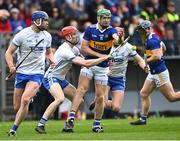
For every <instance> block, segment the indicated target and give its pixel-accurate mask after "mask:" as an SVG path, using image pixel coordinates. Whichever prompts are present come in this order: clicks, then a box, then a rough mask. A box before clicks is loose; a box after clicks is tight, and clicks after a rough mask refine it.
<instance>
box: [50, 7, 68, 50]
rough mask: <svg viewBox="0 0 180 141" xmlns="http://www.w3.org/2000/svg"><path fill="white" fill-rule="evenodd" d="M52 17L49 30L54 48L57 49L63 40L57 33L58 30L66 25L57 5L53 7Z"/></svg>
mask: <svg viewBox="0 0 180 141" xmlns="http://www.w3.org/2000/svg"><path fill="white" fill-rule="evenodd" d="M51 13H52V17H50V18H49V30H48V31H49V32H50V33H51V35H52V48H53V51H55V50H56V49H57V48H58V47H59V46H60V45H61V40H60V38H59V36H58V35H57V31H58V30H59V29H60V28H62V27H63V26H64V21H63V20H62V18H60V17H61V13H60V10H59V9H58V8H57V7H54V8H53V9H52V12H51Z"/></svg>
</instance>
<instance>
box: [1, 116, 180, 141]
mask: <svg viewBox="0 0 180 141" xmlns="http://www.w3.org/2000/svg"><path fill="white" fill-rule="evenodd" d="M130 121H132V120H127V119H112V120H102V125H103V127H104V130H105V132H104V133H92V132H91V126H92V122H93V121H92V120H85V121H76V122H75V128H74V130H75V132H74V133H62V132H61V130H62V128H63V125H64V121H61V120H60V121H53V120H50V121H48V124H47V126H46V130H47V132H48V134H45V135H42V134H38V133H36V132H35V130H34V128H35V127H36V125H37V123H38V121H24V122H23V123H22V125H21V126H20V128H19V129H18V132H17V135H16V137H8V136H7V134H6V132H7V131H9V128H10V127H11V126H12V122H1V123H0V140H178V139H179V140H180V118H150V119H148V125H143V126H132V125H130V124H129V122H130Z"/></svg>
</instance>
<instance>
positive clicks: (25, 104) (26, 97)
mask: <svg viewBox="0 0 180 141" xmlns="http://www.w3.org/2000/svg"><path fill="white" fill-rule="evenodd" d="M39 86H40V85H39V84H38V83H37V82H33V81H29V82H28V83H27V84H26V87H25V90H24V93H23V95H22V98H21V104H20V108H19V110H18V112H17V113H16V117H15V121H14V125H13V127H12V128H11V130H10V132H9V135H10V136H11V135H12V132H15V133H16V130H17V128H18V127H19V125H20V124H21V122H22V121H23V119H24V118H25V116H26V115H27V113H28V108H29V103H30V101H31V99H32V98H33V97H34V96H35V95H36V93H37V91H38V89H39Z"/></svg>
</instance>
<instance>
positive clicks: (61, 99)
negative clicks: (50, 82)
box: [55, 97, 65, 105]
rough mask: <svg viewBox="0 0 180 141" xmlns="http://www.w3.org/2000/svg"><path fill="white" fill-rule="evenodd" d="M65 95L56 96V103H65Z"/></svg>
mask: <svg viewBox="0 0 180 141" xmlns="http://www.w3.org/2000/svg"><path fill="white" fill-rule="evenodd" d="M64 99H65V98H64V97H60V98H56V99H55V103H56V104H57V105H59V104H61V103H63V102H64Z"/></svg>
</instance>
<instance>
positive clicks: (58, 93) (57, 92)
mask: <svg viewBox="0 0 180 141" xmlns="http://www.w3.org/2000/svg"><path fill="white" fill-rule="evenodd" d="M53 80H54V81H55V80H56V81H55V82H54V81H53ZM49 81H50V79H49ZM46 82H47V79H43V84H45V87H46V88H47V89H49V92H50V94H51V95H52V96H53V98H54V101H53V102H52V103H51V104H50V105H49V106H48V107H47V109H46V111H45V112H44V114H43V116H42V118H41V119H40V121H39V124H38V126H37V127H36V128H35V130H36V131H37V132H38V133H40V134H46V131H45V125H46V123H47V120H48V118H49V117H50V115H51V114H53V113H54V111H55V110H56V109H57V107H58V106H59V105H60V104H61V103H62V102H63V101H64V93H63V90H62V87H61V85H62V84H61V82H63V81H61V82H59V81H58V79H55V78H53V79H52V81H51V82H52V83H51V82H49V83H50V84H51V85H50V86H49V87H47V85H48V84H47V83H46ZM46 84H47V85H46ZM67 85H68V83H67Z"/></svg>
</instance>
